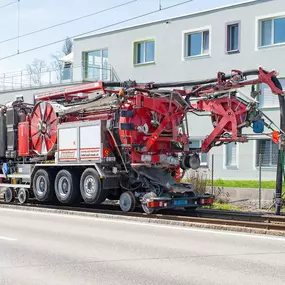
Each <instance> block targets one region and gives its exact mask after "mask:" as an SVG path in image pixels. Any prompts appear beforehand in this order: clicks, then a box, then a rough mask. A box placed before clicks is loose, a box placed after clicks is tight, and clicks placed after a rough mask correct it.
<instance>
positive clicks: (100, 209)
mask: <svg viewBox="0 0 285 285" xmlns="http://www.w3.org/2000/svg"><path fill="white" fill-rule="evenodd" d="M0 207H1V208H4V207H5V208H13V209H27V210H29V208H33V209H35V210H36V209H50V210H61V211H72V212H78V213H79V212H81V213H93V214H102V215H112V216H123V217H132V218H146V219H151V220H160V221H161V220H163V221H177V222H182V223H191V224H193V225H194V224H199V225H208V226H209V225H212V226H226V227H238V228H240V229H244V228H247V229H259V230H265V231H267V232H270V231H271V232H272V231H275V232H276V231H278V232H279V233H280V234H281V235H285V216H274V215H273V214H263V213H246V212H232V211H221V210H212V209H197V210H196V211H194V212H191V213H189V212H186V211H184V210H165V211H161V212H160V213H157V214H151V215H147V214H145V213H144V212H142V211H141V210H140V209H139V208H137V209H136V211H135V212H130V213H126V212H122V211H120V210H119V206H117V205H109V204H102V205H99V206H96V208H94V206H90V205H86V204H80V205H76V206H73V207H69V206H62V205H49V204H38V203H33V202H31V203H27V204H25V205H20V204H17V203H14V204H7V203H5V202H3V201H0ZM30 210H31V209H30Z"/></svg>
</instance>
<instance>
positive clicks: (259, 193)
mask: <svg viewBox="0 0 285 285" xmlns="http://www.w3.org/2000/svg"><path fill="white" fill-rule="evenodd" d="M258 207H259V209H261V153H260V154H259V192H258Z"/></svg>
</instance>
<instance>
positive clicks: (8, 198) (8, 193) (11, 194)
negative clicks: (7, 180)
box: [4, 188, 15, 203]
mask: <svg viewBox="0 0 285 285" xmlns="http://www.w3.org/2000/svg"><path fill="white" fill-rule="evenodd" d="M4 201H5V202H6V203H13V202H14V201H15V190H14V189H12V188H5V190H4Z"/></svg>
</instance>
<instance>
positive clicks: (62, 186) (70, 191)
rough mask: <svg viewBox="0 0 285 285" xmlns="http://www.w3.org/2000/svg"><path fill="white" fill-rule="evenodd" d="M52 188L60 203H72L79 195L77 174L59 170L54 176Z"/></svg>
mask: <svg viewBox="0 0 285 285" xmlns="http://www.w3.org/2000/svg"><path fill="white" fill-rule="evenodd" d="M54 189H55V195H56V197H57V199H58V201H59V202H60V203H63V204H73V203H74V202H75V201H76V200H78V196H79V179H78V176H77V175H75V174H73V175H72V173H71V172H69V171H67V170H60V171H59V172H58V174H57V175H56V178H55V182H54Z"/></svg>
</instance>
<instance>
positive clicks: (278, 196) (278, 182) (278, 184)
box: [275, 95, 285, 215]
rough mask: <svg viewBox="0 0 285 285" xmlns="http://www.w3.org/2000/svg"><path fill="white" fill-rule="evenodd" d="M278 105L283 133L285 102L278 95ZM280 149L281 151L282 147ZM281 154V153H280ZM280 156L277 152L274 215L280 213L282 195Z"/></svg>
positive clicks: (284, 126)
mask: <svg viewBox="0 0 285 285" xmlns="http://www.w3.org/2000/svg"><path fill="white" fill-rule="evenodd" d="M278 99H279V105H280V129H281V130H282V131H285V118H284V117H285V101H284V97H283V96H282V95H278ZM280 148H281V149H282V150H283V146H282V145H281V146H280ZM282 153H283V152H282ZM281 161H282V160H281V154H280V151H279V152H278V164H277V173H276V212H275V214H276V215H280V211H281V195H282V176H283V175H282V165H281V163H282V162H281Z"/></svg>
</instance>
